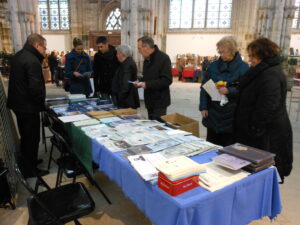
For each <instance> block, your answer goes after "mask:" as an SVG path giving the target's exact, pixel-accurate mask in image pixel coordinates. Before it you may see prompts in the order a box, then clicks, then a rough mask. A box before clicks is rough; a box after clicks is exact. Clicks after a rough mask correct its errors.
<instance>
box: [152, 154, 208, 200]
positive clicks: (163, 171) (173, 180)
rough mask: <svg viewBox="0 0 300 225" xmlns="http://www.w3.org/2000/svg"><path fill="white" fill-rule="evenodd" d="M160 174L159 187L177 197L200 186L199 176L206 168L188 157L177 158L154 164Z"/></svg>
mask: <svg viewBox="0 0 300 225" xmlns="http://www.w3.org/2000/svg"><path fill="white" fill-rule="evenodd" d="M154 166H155V167H156V169H157V170H158V171H159V173H158V187H159V188H160V189H162V190H164V191H165V192H167V193H168V194H170V195H172V196H177V195H179V194H182V193H184V192H186V191H189V190H191V189H193V188H195V187H198V186H199V174H200V173H204V172H205V171H206V169H205V167H204V166H203V165H201V164H199V163H197V162H195V161H193V160H192V159H190V158H188V157H186V156H177V157H173V158H170V159H167V160H162V161H159V162H157V163H155V164H154Z"/></svg>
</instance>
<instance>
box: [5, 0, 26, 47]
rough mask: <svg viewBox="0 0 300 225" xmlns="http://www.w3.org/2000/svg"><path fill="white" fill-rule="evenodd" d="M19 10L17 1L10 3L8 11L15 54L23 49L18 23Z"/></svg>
mask: <svg viewBox="0 0 300 225" xmlns="http://www.w3.org/2000/svg"><path fill="white" fill-rule="evenodd" d="M17 9H18V2H17V0H10V1H8V11H9V20H10V22H11V31H12V40H13V50H14V51H15V52H17V51H19V50H20V49H21V48H22V47H23V43H22V37H21V26H20V23H19V21H18V12H17Z"/></svg>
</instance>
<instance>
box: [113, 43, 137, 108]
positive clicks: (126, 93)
mask: <svg viewBox="0 0 300 225" xmlns="http://www.w3.org/2000/svg"><path fill="white" fill-rule="evenodd" d="M116 50H117V59H118V61H119V62H120V65H119V67H118V69H117V70H116V74H115V75H114V78H113V81H112V100H113V102H114V104H115V105H117V106H119V107H121V108H133V109H136V108H138V107H140V100H139V95H138V92H137V89H136V88H135V87H133V85H132V84H131V83H130V82H134V81H136V80H137V67H136V64H135V62H134V60H133V58H132V50H131V47H130V46H128V45H119V46H117V47H116Z"/></svg>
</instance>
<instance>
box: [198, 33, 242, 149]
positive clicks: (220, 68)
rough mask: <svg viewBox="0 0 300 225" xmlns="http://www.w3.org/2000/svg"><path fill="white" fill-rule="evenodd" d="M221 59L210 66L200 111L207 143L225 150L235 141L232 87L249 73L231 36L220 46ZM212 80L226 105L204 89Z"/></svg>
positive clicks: (234, 91) (204, 81)
mask: <svg viewBox="0 0 300 225" xmlns="http://www.w3.org/2000/svg"><path fill="white" fill-rule="evenodd" d="M217 50H218V52H219V54H220V57H219V59H217V60H215V61H213V62H212V63H210V64H209V66H208V69H207V71H206V74H205V77H204V79H203V82H202V85H201V92H200V106H199V110H200V112H201V115H202V118H203V119H202V124H203V125H204V126H205V127H206V128H207V138H206V140H207V141H209V142H212V143H214V144H217V145H221V146H226V145H230V144H232V143H233V142H234V140H233V118H234V111H235V108H236V94H237V92H236V87H234V86H233V85H230V84H232V83H234V82H235V81H237V80H238V79H239V78H240V77H241V76H242V75H244V74H245V72H246V71H247V70H248V65H247V63H245V62H244V61H243V60H242V58H241V56H240V54H239V52H238V48H237V43H236V41H235V39H234V38H233V37H232V36H226V37H223V38H222V39H221V40H220V41H219V42H218V43H217ZM209 80H212V81H213V82H214V83H215V84H217V83H218V84H220V83H222V85H219V87H218V92H219V93H220V94H221V95H223V97H224V99H227V101H228V102H227V103H226V104H223V103H221V102H220V101H215V100H214V99H212V98H211V96H210V95H209V94H208V93H207V92H206V90H205V89H204V88H203V85H204V84H205V83H206V82H207V81H209Z"/></svg>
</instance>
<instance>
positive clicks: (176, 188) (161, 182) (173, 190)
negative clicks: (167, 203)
mask: <svg viewBox="0 0 300 225" xmlns="http://www.w3.org/2000/svg"><path fill="white" fill-rule="evenodd" d="M198 186H199V175H196V176H190V177H186V178H182V179H179V180H176V181H171V180H169V179H168V178H167V177H166V176H165V175H164V174H163V173H161V172H159V173H158V187H159V188H160V189H162V190H163V191H165V192H167V193H168V194H169V195H172V196H177V195H180V194H182V193H184V192H186V191H189V190H192V189H194V188H195V187H198Z"/></svg>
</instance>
